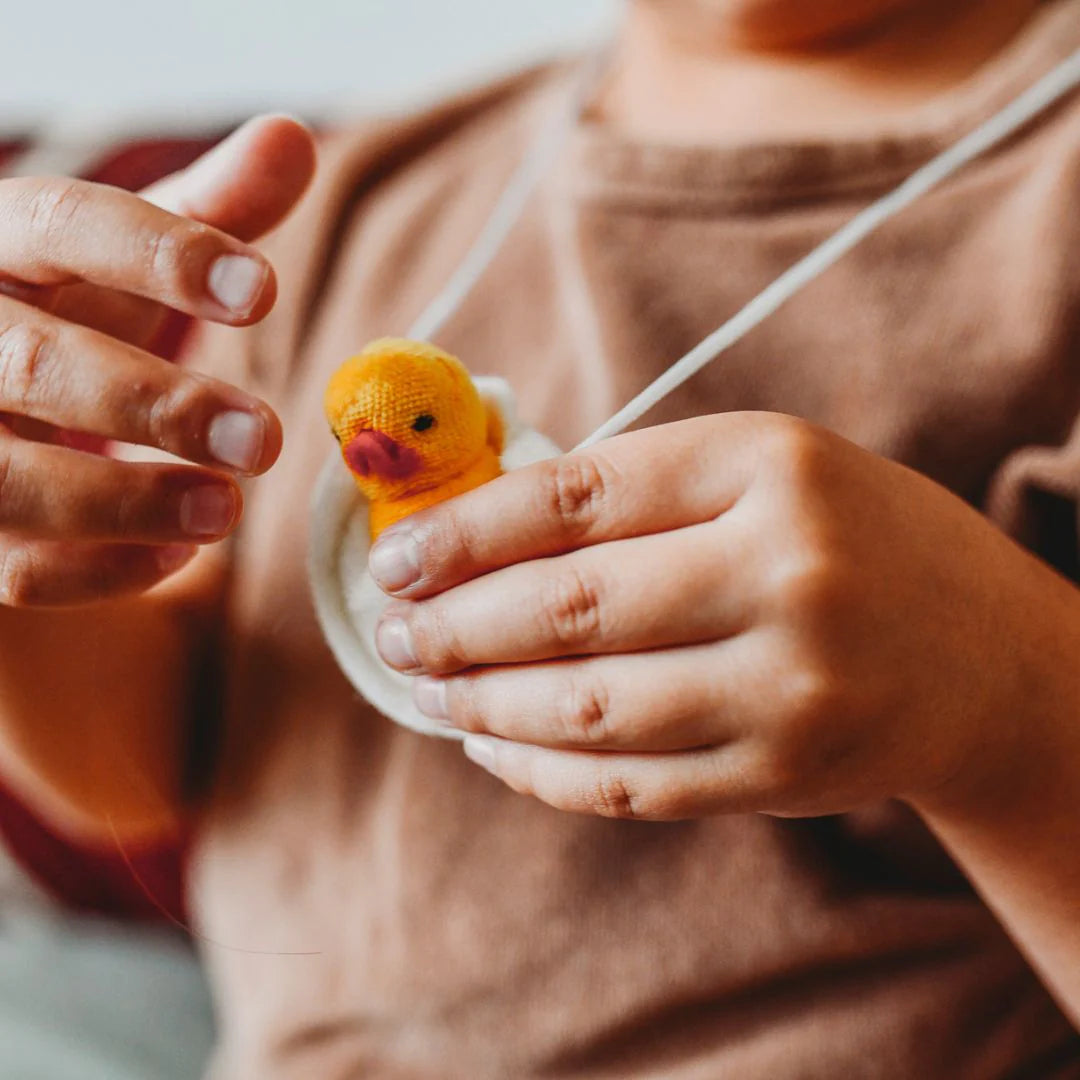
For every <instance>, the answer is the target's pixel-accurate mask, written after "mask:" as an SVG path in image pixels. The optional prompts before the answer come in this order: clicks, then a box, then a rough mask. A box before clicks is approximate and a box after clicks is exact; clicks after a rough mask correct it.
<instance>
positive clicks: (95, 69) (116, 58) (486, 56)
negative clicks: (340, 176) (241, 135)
mask: <svg viewBox="0 0 1080 1080" xmlns="http://www.w3.org/2000/svg"><path fill="white" fill-rule="evenodd" d="M617 4H618V0H532V2H530V3H523V2H521V0H261V2H254V3H252V2H245V0H177V2H176V3H175V4H173V5H164V4H161V3H158V2H156V0H143V2H142V3H137V2H135V0H0V13H2V26H0V35H2V40H3V57H4V59H3V66H2V68H0V129H11V128H13V127H18V126H19V125H20V124H21V123H25V121H26V119H27V118H28V117H30V118H48V117H53V116H55V115H56V114H57V113H58V112H59V113H62V114H64V115H66V116H68V117H69V118H70V116H71V114H72V111H73V110H75V111H77V112H78V113H79V114H95V113H99V112H100V111H102V110H106V111H108V112H115V111H117V110H119V111H121V112H122V113H124V114H134V115H135V116H150V117H156V118H162V117H170V118H182V117H184V116H185V115H188V116H196V115H197V116H199V117H200V118H201V119H204V120H205V118H206V116H207V114H208V112H211V113H215V114H225V115H234V114H235V113H237V112H246V111H248V110H254V109H256V108H275V109H284V110H287V111H307V110H323V109H326V108H332V109H334V110H335V111H337V110H339V109H342V108H346V109H347V108H349V107H350V106H352V103H354V102H359V103H362V104H364V105H368V106H376V105H384V106H385V105H386V104H392V103H395V102H401V101H406V100H410V99H411V100H418V99H419V100H422V99H424V98H426V97H429V96H431V95H433V94H435V93H438V92H439V91H440V90H442V89H444V88H446V87H448V86H454V85H458V84H460V83H462V82H468V81H470V80H471V79H473V78H475V77H477V76H479V75H482V74H486V73H488V72H494V71H500V70H503V69H505V68H507V67H510V66H513V64H514V63H515V62H517V61H519V60H522V59H526V58H529V57H534V56H540V55H545V54H547V53H550V52H551V51H553V50H556V49H558V48H560V47H563V46H565V45H566V44H569V43H573V42H576V41H581V40H583V39H587V38H588V37H590V36H592V37H595V36H596V35H597V33H598V32H599V33H602V32H603V28H604V26H605V25H607V24H608V22H609V20H610V19H611V17H612V16H613V13H614V11H615V10H616V7H617Z"/></svg>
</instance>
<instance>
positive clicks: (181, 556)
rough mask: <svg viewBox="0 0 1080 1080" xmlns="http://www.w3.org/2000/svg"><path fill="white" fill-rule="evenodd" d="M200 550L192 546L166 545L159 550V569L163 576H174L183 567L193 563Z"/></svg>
mask: <svg viewBox="0 0 1080 1080" xmlns="http://www.w3.org/2000/svg"><path fill="white" fill-rule="evenodd" d="M198 550H199V549H198V548H197V547H193V546H192V545H191V544H166V545H165V547H161V548H158V550H157V564H158V569H159V570H160V571H161V572H162V573H163V574H172V573H174V572H175V571H177V570H179V569H180V567H181V566H184V565H186V564H187V563H189V562H191V559H192V557H193V556H194V554H195V552H196V551H198Z"/></svg>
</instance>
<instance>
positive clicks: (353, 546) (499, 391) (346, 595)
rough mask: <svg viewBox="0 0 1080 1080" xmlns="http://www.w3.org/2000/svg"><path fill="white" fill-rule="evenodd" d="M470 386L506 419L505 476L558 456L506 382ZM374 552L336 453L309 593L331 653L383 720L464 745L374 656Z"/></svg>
mask: <svg viewBox="0 0 1080 1080" xmlns="http://www.w3.org/2000/svg"><path fill="white" fill-rule="evenodd" d="M472 381H473V385H474V386H475V387H476V389H477V391H478V393H479V394H480V396H481V398H483V399H484V400H485V401H486V402H487V403H489V404H490V405H492V406H494V408H495V409H496V410H497V411H498V413H499V415H500V416H501V417H502V420H503V425H504V430H505V445H504V448H503V452H502V455H501V457H500V461H501V462H502V467H503V469H504V470H505V471H507V472H509V471H510V470H511V469H516V468H520V467H521V466H522V465H530V464H532V463H533V462H534V461H543V460H544V459H546V458H553V457H558V455H559V454H560V453H561V452H562V451H561V450H560V449H559V448H558V447H557V446H556V445H555V444H554V443H553V442H552V441H551V440H550V439H548V438H546V437H545V436H543V435H541V434H540V433H539V432H537V431H534V430H533V429H532V428H528V427H525V426H524V425H522V424H521V423H520V421H519V420H518V418H517V411H516V406H515V402H514V393H513V391H512V390H511V389H510V385H509V384H508V383H507V382H506V380H505V379H499V378H496V377H494V376H484V375H479V376H475V377H474V378H473V380H472ZM371 546H372V545H371V538H370V530H369V525H368V505H367V500H366V499H365V498H364V496H363V495H362V494H361V493H360V491H359V490H358V489H357V486H356V484H355V483H354V481H353V478H352V476H351V475H350V474H349V471H348V470H347V469H346V468H345V467H344V466H343V465H342V462H341V457H340V455H338V454H334V455H333V456H332V457H331V459H330V460H329V461H328V462H327V463H326V465H324V466H323V470H322V472H321V473H320V475H319V479H318V481H317V483H316V485H315V491H314V495H313V497H312V503H311V535H310V537H309V541H308V577H309V580H310V583H311V593H312V598H313V600H314V604H315V613H316V615H317V616H318V620H319V625H320V626H321V627H322V631H323V634H324V635H325V637H326V641H327V643H328V644H329V646H330V651H331V652H332V653H333V654H334V658H335V659H336V660H337V662H338V665H339V666H340V667H341V670H342V671H343V672H344V673H345V675H346V677H347V678H348V680H349V682H351V683H352V685H353V686H354V687H355V688H356V689H357V691H359V693H360V694H361V695H362V696H363V697H364V698H365V699H366V700H367V701H369V702H370V703H371V704H372V705H374V706H375V708H376V709H378V710H379V712H381V713H382V714H383V715H384V716H386V717H388V718H389V719H391V720H393V721H395V722H396V723H398V724H401V725H402V726H404V727H407V728H411V729H412V730H413V731H419V732H421V733H423V734H425V735H438V736H441V737H443V738H448V739H461V738H463V737H464V733H462V732H457V731H447V730H446V729H444V728H441V727H439V726H438V725H437V724H436V723H435V722H434V721H433V720H431V719H430V718H428V717H426V716H424V715H423V713H421V712H420V711H419V710H418V709H417V708H416V706H415V705H414V704H413V701H412V693H411V686H412V683H413V681H414V680H413V679H412V678H411V677H410V676H408V675H402V674H401V673H400V672H397V671H394V670H393V669H392V668H390V667H388V666H387V665H386V664H384V663H383V661H382V658H381V657H380V656H379V654H378V652H377V651H376V649H375V628H376V626H377V625H378V622H379V619H380V617H381V616H382V613H383V611H384V610H385V609H386V606H387V605H388V604H389V603H390V602H391V601H390V598H389V597H388V596H387V595H386V594H385V593H384V592H383V591H382V590H381V589H380V588H379V587H378V586H377V585H376V584H375V581H374V579H373V578H372V576H371V574H370V573H368V567H367V562H368V553H369V552H370V551H371Z"/></svg>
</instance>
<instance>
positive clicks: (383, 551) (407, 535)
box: [368, 532, 420, 592]
mask: <svg viewBox="0 0 1080 1080" xmlns="http://www.w3.org/2000/svg"><path fill="white" fill-rule="evenodd" d="M368 570H370V571H371V576H372V577H373V578H374V579H375V583H376V584H377V585H378V586H379V588H380V589H383V590H384V591H386V592H399V591H400V590H401V589H407V588H408V587H409V586H410V585H414V584H416V582H417V581H418V580H419V579H420V545H419V544H418V543H417V542H416V539H415V538H414V537H413V534H412V533H411V532H404V533H387V534H384V535H383V536H381V537H380V538H379V539H378V541H376V543H375V546H374V547H373V548H372V549H371V554H370V555H369V556H368Z"/></svg>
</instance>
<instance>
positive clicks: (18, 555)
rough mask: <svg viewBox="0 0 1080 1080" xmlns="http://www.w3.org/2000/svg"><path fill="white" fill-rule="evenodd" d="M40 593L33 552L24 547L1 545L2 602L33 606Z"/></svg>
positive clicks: (18, 605) (0, 575) (0, 581)
mask: <svg viewBox="0 0 1080 1080" xmlns="http://www.w3.org/2000/svg"><path fill="white" fill-rule="evenodd" d="M37 595H38V574H37V572H36V568H35V565H34V560H33V557H32V555H31V553H30V552H29V551H28V550H27V549H26V548H24V547H17V546H14V545H5V546H3V547H0V603H2V604H4V605H5V606H7V607H13V608H21V607H32V606H33V605H34V603H35V600H36V598H37Z"/></svg>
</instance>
